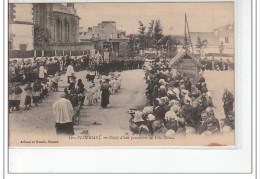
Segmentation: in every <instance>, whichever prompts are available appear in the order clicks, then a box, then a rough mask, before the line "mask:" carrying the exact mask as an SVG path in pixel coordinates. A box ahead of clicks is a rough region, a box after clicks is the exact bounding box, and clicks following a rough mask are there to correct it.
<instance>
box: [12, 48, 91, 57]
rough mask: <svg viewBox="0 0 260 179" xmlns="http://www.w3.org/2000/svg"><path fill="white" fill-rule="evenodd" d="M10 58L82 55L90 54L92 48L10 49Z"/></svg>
mask: <svg viewBox="0 0 260 179" xmlns="http://www.w3.org/2000/svg"><path fill="white" fill-rule="evenodd" d="M8 54H9V58H33V57H54V56H66V55H69V56H80V55H88V54H90V50H30V51H21V50H10V51H9V53H8Z"/></svg>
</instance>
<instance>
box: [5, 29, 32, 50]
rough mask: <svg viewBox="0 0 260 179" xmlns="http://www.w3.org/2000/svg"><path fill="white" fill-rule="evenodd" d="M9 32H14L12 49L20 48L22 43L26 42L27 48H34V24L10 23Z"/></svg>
mask: <svg viewBox="0 0 260 179" xmlns="http://www.w3.org/2000/svg"><path fill="white" fill-rule="evenodd" d="M9 34H13V35H14V36H13V42H12V43H13V44H12V50H20V44H26V45H27V48H26V50H27V51H28V50H33V25H26V24H9Z"/></svg>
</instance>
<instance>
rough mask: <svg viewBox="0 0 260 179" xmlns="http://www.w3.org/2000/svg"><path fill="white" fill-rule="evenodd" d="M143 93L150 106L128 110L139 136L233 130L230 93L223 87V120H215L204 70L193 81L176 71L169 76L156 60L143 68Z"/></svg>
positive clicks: (200, 133) (233, 122)
mask: <svg viewBox="0 0 260 179" xmlns="http://www.w3.org/2000/svg"><path fill="white" fill-rule="evenodd" d="M145 79H146V83H147V88H146V95H147V99H148V103H149V106H146V107H144V109H143V111H137V110H135V109H130V110H129V111H128V112H129V114H131V119H130V129H131V131H132V132H133V133H134V134H139V135H154V136H158V135H162V136H175V135H178V134H180V135H188V134H198V135H213V134H219V133H227V132H231V131H233V130H234V129H235V118H234V111H233V103H234V97H233V94H232V93H231V92H230V91H229V90H228V89H225V93H224V95H223V98H222V101H223V103H224V105H223V107H224V111H225V116H226V117H225V119H221V120H218V119H217V118H216V116H215V114H214V108H215V106H214V103H213V100H212V97H211V93H210V92H209V90H208V89H207V83H206V80H205V78H204V77H203V71H201V72H200V73H199V77H198V79H197V80H196V82H194V81H193V82H191V78H190V76H189V75H187V74H185V73H180V72H178V71H177V73H176V75H172V73H170V72H169V69H168V62H166V61H165V62H155V63H154V64H153V65H152V68H151V69H150V70H146V74H145Z"/></svg>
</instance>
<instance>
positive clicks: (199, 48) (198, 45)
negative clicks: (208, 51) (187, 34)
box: [196, 36, 203, 53]
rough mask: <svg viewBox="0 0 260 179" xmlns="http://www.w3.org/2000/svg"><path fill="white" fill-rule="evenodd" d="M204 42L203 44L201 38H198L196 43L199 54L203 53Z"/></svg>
mask: <svg viewBox="0 0 260 179" xmlns="http://www.w3.org/2000/svg"><path fill="white" fill-rule="evenodd" d="M202 45H203V44H202V42H201V40H200V36H198V38H197V43H196V48H197V51H198V52H199V53H201V50H202Z"/></svg>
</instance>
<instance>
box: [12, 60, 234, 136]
mask: <svg viewBox="0 0 260 179" xmlns="http://www.w3.org/2000/svg"><path fill="white" fill-rule="evenodd" d="M168 63H169V62H168V61H167V60H160V61H159V60H156V61H155V62H154V64H153V65H152V66H151V68H149V69H146V71H145V79H146V83H147V89H146V95H147V99H148V101H149V102H148V103H149V106H146V107H145V108H144V109H143V111H136V110H129V114H131V116H132V117H131V120H130V129H131V131H132V132H133V133H135V134H140V135H143V134H145V135H175V134H185V135H186V134H203V135H207V134H217V133H221V132H230V131H232V130H234V128H235V118H234V112H233V103H234V97H233V94H232V93H231V92H230V91H229V90H228V89H225V92H224V94H223V98H222V101H223V103H224V105H223V107H224V113H225V116H226V117H225V119H223V120H218V119H217V118H216V117H215V115H214V107H215V106H214V104H213V100H212V97H211V94H210V92H209V90H208V88H207V83H206V81H205V78H204V77H203V72H204V70H228V69H230V66H229V65H227V63H224V62H223V63H222V65H218V64H217V66H215V65H216V63H213V62H212V61H210V62H209V61H207V60H205V61H202V65H203V66H202V68H201V72H200V74H199V78H198V79H197V83H196V84H193V83H192V82H191V78H190V76H188V75H186V74H184V73H180V72H177V73H176V75H172V73H170V71H169V66H168ZM143 64H144V59H142V58H134V59H131V58H130V59H119V60H114V61H113V60H112V61H110V62H109V63H106V62H105V61H104V60H103V59H102V58H90V56H88V55H86V56H80V57H70V56H63V57H60V58H56V57H54V58H47V57H44V58H38V59H37V58H34V59H31V60H23V59H21V60H12V61H10V63H9V112H11V111H14V110H17V111H19V110H20V106H21V103H22V102H24V103H23V104H24V106H25V108H24V109H25V110H29V109H30V107H32V104H34V105H35V106H38V104H39V103H42V101H43V99H44V98H47V97H48V96H49V92H50V91H58V83H59V81H60V76H61V74H63V73H65V75H66V76H67V79H66V81H67V84H68V86H67V87H65V88H64V93H63V94H62V95H61V99H60V100H58V101H57V102H56V103H55V104H54V105H53V111H54V114H55V117H56V132H57V134H60V133H63V134H74V131H73V125H75V124H79V121H80V109H82V108H83V106H84V104H85V101H87V104H88V105H89V106H91V105H93V103H98V102H100V103H101V104H100V105H101V107H102V108H104V109H105V108H107V105H108V104H109V96H110V95H111V94H113V93H117V92H118V91H119V90H120V86H121V80H122V79H121V76H120V75H114V73H113V72H115V71H118V72H120V71H123V70H133V69H142V67H143ZM210 65H211V66H210ZM80 70H87V72H86V80H87V81H88V82H90V85H89V86H87V87H85V86H84V84H83V81H82V80H85V79H77V77H76V76H75V72H76V71H80ZM95 79H97V80H95ZM22 96H23V97H22ZM65 109H66V112H64V113H61V111H64V110H65ZM61 115H62V117H61Z"/></svg>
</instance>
